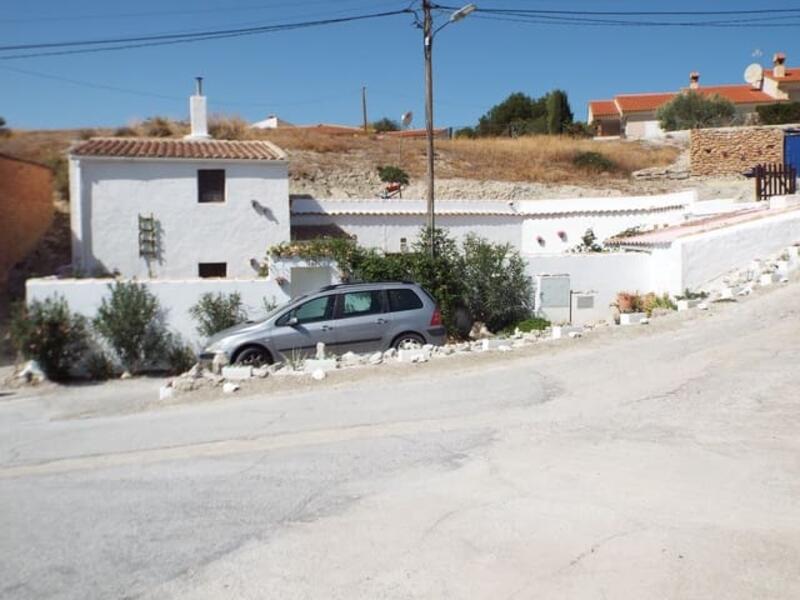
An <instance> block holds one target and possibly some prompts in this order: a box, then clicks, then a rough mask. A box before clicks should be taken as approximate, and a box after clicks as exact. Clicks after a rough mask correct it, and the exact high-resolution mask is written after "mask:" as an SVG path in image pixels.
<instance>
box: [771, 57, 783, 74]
mask: <svg viewBox="0 0 800 600" xmlns="http://www.w3.org/2000/svg"><path fill="white" fill-rule="evenodd" d="M772 74H773V75H774V76H775V77H786V55H785V54H784V53H783V52H777V53H776V54H775V56H773V57H772Z"/></svg>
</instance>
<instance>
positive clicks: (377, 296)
mask: <svg viewBox="0 0 800 600" xmlns="http://www.w3.org/2000/svg"><path fill="white" fill-rule="evenodd" d="M444 341H445V328H444V326H443V324H442V315H441V313H440V312H439V307H438V306H437V305H436V302H435V301H434V299H433V298H432V297H431V295H430V294H428V292H426V291H425V290H424V289H423V288H422V287H420V286H419V285H417V284H416V283H411V282H399V281H392V282H379V283H353V284H340V285H330V286H327V287H324V288H322V289H320V290H318V291H316V292H312V293H310V294H306V295H305V296H301V297H299V298H293V299H292V300H291V301H289V303H287V304H285V305H284V306H281V307H279V308H277V309H275V310H273V311H272V312H271V313H269V314H268V315H267V316H266V317H265V319H264V320H263V321H259V322H249V323H243V324H241V325H237V326H235V327H231V328H230V329H226V330H224V331H221V332H219V333H217V334H216V335H214V336H213V337H212V338H211V339H209V341H208V344H207V346H206V347H205V349H204V350H203V352H202V353H201V354H200V359H201V360H203V361H208V360H212V359H213V358H214V356H215V355H216V354H219V353H224V354H225V355H226V357H227V359H228V361H229V362H230V363H232V364H242V365H254V366H258V365H264V364H271V363H273V362H281V361H284V360H286V359H294V358H295V357H298V356H300V357H302V356H308V355H311V354H313V353H314V352H315V351H316V347H317V343H318V342H323V343H324V344H325V347H326V350H329V351H330V352H333V353H337V354H341V353H344V352H350V351H352V352H358V353H361V352H375V351H378V350H381V351H383V350H387V349H388V348H399V347H403V346H407V345H409V344H433V345H442V344H444Z"/></svg>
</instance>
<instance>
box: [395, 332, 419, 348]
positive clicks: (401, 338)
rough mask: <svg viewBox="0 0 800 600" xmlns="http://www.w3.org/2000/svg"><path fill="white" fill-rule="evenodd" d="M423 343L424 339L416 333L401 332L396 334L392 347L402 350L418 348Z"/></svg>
mask: <svg viewBox="0 0 800 600" xmlns="http://www.w3.org/2000/svg"><path fill="white" fill-rule="evenodd" d="M424 345H425V339H424V338H423V337H422V336H421V335H419V334H416V333H402V334H400V335H398V336H397V337H396V338H395V340H394V343H393V344H392V347H394V348H396V349H397V350H404V349H408V348H420V347H421V346H424Z"/></svg>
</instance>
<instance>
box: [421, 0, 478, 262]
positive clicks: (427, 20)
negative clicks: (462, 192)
mask: <svg viewBox="0 0 800 600" xmlns="http://www.w3.org/2000/svg"><path fill="white" fill-rule="evenodd" d="M431 8H433V7H432V5H431V2H430V0H422V11H423V14H424V19H423V22H422V34H423V50H424V53H425V129H426V132H427V138H428V186H427V187H428V189H427V196H426V199H427V204H428V235H429V237H430V239H429V240H428V244H429V250H430V254H431V257H433V256H434V255H435V254H436V248H435V244H434V232H435V229H436V220H435V216H434V193H433V179H434V177H433V61H432V56H433V37H434V36H435V35H436V34H437V33H438V32H440V31H441V30H442V29H444V27H446V26H447V25H449V24H450V23H457V22H458V21H460V20H462V19H463V18H464V17H466V16H467V15H469V14H471V13H473V12H474V11H475V9H476V8H477V7H476V6H475V5H474V4H467V5H465V6H462V7H461V8H459V9H458V10H457V11H455V12H454V13H452V14H451V15H450V18H449V19H448V20H447V21H446V22H444V23H443V24H442V25H440V26H439V27H437V28H436V29H433V17H432V16H431Z"/></svg>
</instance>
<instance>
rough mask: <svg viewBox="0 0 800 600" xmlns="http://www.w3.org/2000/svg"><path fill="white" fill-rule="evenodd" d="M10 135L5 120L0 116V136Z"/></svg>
mask: <svg viewBox="0 0 800 600" xmlns="http://www.w3.org/2000/svg"><path fill="white" fill-rule="evenodd" d="M10 135H11V130H10V129H9V128H8V127H6V120H5V119H4V118H3V117H0V137H8V136H10Z"/></svg>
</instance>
